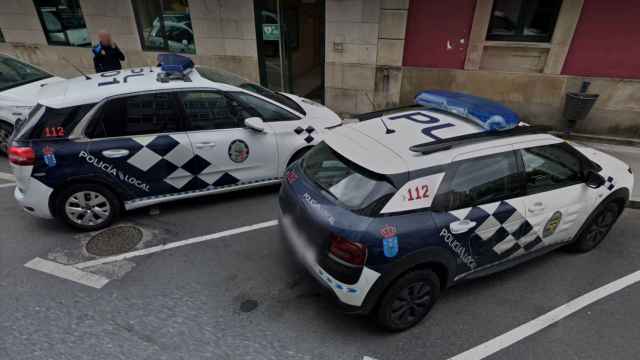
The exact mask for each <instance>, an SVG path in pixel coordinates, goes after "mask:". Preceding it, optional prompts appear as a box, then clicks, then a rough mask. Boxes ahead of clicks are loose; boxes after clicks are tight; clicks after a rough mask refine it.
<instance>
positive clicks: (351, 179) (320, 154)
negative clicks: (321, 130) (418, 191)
mask: <svg viewBox="0 0 640 360" xmlns="http://www.w3.org/2000/svg"><path fill="white" fill-rule="evenodd" d="M302 161H303V163H302V167H303V171H304V174H305V175H306V176H307V177H309V178H310V179H311V180H312V181H313V182H315V183H316V184H317V185H318V186H320V187H321V188H322V189H323V190H325V191H326V192H328V193H329V194H331V195H332V196H333V197H335V198H336V199H337V200H338V201H339V202H340V203H341V204H343V205H344V206H346V207H348V208H350V209H352V210H361V209H365V208H367V207H370V206H371V205H373V204H374V203H378V201H377V200H380V199H382V198H387V197H390V196H392V195H393V194H395V193H396V191H397V189H396V188H395V187H394V186H393V185H392V184H391V183H390V182H389V181H388V180H387V179H386V178H385V176H383V175H380V174H376V173H374V172H371V171H368V170H366V169H364V168H362V167H361V166H358V165H356V164H354V163H353V162H351V161H349V160H347V159H346V158H344V157H343V156H341V155H340V154H338V153H337V152H335V151H334V150H333V149H331V148H330V147H329V146H328V145H327V144H326V143H324V142H322V143H320V144H318V145H317V146H315V147H314V148H313V149H311V150H310V151H309V152H308V153H307V154H306V155H305V157H304V158H303V160H302Z"/></svg>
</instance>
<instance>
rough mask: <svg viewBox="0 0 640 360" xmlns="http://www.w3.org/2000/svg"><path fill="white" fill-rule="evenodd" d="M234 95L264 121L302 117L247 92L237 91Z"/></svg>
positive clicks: (253, 114)
mask: <svg viewBox="0 0 640 360" xmlns="http://www.w3.org/2000/svg"><path fill="white" fill-rule="evenodd" d="M233 96H234V97H235V98H236V99H238V101H240V102H241V103H242V104H243V105H244V106H245V107H246V108H248V109H249V111H250V112H251V113H252V116H259V117H261V118H262V120H263V121H267V122H269V121H288V120H300V118H299V117H298V116H296V115H294V114H293V113H291V112H289V111H287V110H285V109H283V108H281V107H280V106H277V105H275V104H272V103H270V102H268V101H265V100H262V99H260V98H258V97H255V96H253V95H249V94H246V93H241V92H235V93H233Z"/></svg>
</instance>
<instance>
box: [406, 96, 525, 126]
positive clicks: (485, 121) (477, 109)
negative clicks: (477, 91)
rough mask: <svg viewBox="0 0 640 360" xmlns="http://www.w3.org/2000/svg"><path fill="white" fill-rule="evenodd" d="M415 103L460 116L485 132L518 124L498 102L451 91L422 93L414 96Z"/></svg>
mask: <svg viewBox="0 0 640 360" xmlns="http://www.w3.org/2000/svg"><path fill="white" fill-rule="evenodd" d="M416 103H417V104H419V105H422V106H428V107H431V108H435V109H439V110H442V111H446V112H448V113H453V114H456V115H459V116H462V117H464V118H465V119H469V120H471V121H473V122H475V123H476V124H478V125H480V126H481V127H483V128H484V129H485V130H487V131H500V130H507V129H512V128H514V127H516V126H518V124H519V123H520V118H519V117H518V115H517V114H516V113H515V112H513V110H511V109H509V108H508V107H506V106H504V105H502V104H500V103H498V102H495V101H491V100H489V99H485V98H481V97H478V96H473V95H467V94H463V93H458V92H453V91H444V90H427V91H423V92H421V93H419V94H418V95H417V96H416Z"/></svg>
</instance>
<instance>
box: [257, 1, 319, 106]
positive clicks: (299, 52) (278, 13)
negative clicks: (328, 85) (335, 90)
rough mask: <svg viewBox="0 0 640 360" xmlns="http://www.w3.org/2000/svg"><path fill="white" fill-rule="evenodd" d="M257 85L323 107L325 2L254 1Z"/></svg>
mask: <svg viewBox="0 0 640 360" xmlns="http://www.w3.org/2000/svg"><path fill="white" fill-rule="evenodd" d="M254 7H255V14H256V39H257V43H258V62H259V66H260V81H261V83H262V85H263V86H266V87H268V88H270V89H272V90H276V91H282V92H288V93H292V94H295V95H299V96H302V97H306V98H309V99H312V100H315V101H318V102H321V103H324V36H325V34H324V32H325V3H324V0H254Z"/></svg>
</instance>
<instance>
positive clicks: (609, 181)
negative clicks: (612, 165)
mask: <svg viewBox="0 0 640 360" xmlns="http://www.w3.org/2000/svg"><path fill="white" fill-rule="evenodd" d="M604 186H605V188H607V190H609V191H611V190H613V189H614V188H615V187H616V183H615V181H614V180H613V177H611V176H608V177H607V178H606V179H605V183H604Z"/></svg>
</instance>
